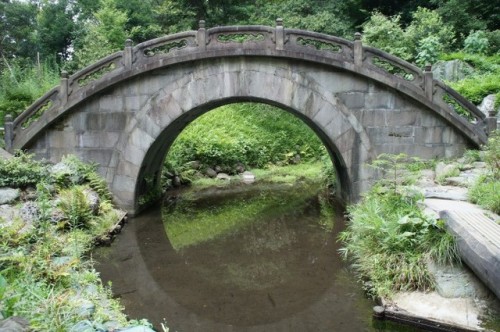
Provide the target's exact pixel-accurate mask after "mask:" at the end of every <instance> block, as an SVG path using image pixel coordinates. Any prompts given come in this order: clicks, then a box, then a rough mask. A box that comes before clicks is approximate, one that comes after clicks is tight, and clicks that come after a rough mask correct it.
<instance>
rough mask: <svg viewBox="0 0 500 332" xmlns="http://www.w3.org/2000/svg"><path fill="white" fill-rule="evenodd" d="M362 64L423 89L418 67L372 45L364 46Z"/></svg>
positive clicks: (422, 75)
mask: <svg viewBox="0 0 500 332" xmlns="http://www.w3.org/2000/svg"><path fill="white" fill-rule="evenodd" d="M363 54H364V58H363V65H364V66H366V67H370V68H371V69H372V70H374V71H379V72H384V73H386V74H389V75H391V74H392V75H393V76H394V78H395V79H398V80H405V81H407V82H411V83H412V84H413V85H414V86H415V87H417V88H420V89H422V91H423V89H424V86H423V83H424V74H423V72H422V70H420V68H418V67H416V66H414V65H412V64H411V63H409V62H406V61H404V60H402V59H400V58H398V57H396V56H394V55H392V54H389V53H386V52H384V51H382V50H379V49H376V48H373V47H364V49H363Z"/></svg>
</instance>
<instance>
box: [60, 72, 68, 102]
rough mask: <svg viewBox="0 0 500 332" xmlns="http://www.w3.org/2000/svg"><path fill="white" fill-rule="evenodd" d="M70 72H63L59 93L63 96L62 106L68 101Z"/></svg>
mask: <svg viewBox="0 0 500 332" xmlns="http://www.w3.org/2000/svg"><path fill="white" fill-rule="evenodd" d="M68 88H69V87H68V72H67V71H65V70H63V71H62V72H61V85H60V88H59V89H60V90H59V95H60V98H61V106H64V105H66V103H67V102H68V94H69V91H68Z"/></svg>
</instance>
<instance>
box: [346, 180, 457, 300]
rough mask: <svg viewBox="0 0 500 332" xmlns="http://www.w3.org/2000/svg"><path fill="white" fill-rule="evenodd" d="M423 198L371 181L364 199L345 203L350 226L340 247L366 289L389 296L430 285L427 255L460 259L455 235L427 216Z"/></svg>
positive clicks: (428, 256)
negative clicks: (424, 211) (357, 202)
mask: <svg viewBox="0 0 500 332" xmlns="http://www.w3.org/2000/svg"><path fill="white" fill-rule="evenodd" d="M420 199H421V197H420V196H419V195H415V194H412V193H406V191H405V190H402V188H400V189H399V190H398V192H396V191H394V190H387V188H385V187H382V186H381V185H380V184H378V185H375V186H374V187H373V188H372V190H371V191H370V192H369V193H367V195H366V196H365V197H364V198H363V200H362V201H361V202H360V203H359V204H356V205H353V206H350V207H349V208H348V217H349V219H348V226H347V229H346V230H345V231H344V232H342V233H341V235H340V237H339V238H340V240H341V241H342V243H343V248H342V249H341V252H342V253H343V254H344V257H345V258H347V259H350V260H351V261H352V262H353V267H354V268H355V270H356V272H357V273H358V275H359V277H360V279H361V280H362V281H363V282H364V286H365V288H366V291H367V292H368V294H370V295H371V296H373V297H379V296H382V297H389V298H390V297H391V295H392V294H393V293H394V292H397V291H409V290H423V291H426V290H431V289H433V287H434V282H433V278H432V276H431V275H430V273H429V271H428V269H427V267H426V261H427V259H429V258H430V259H433V260H435V261H438V262H441V263H454V262H457V261H459V258H458V252H457V249H456V246H455V242H454V240H453V237H452V236H451V235H449V234H448V233H446V232H445V231H444V228H443V225H442V223H441V222H440V221H438V220H434V219H432V218H431V217H429V216H426V215H425V214H424V213H423V212H422V211H421V209H420V207H419V205H418V202H419V201H420Z"/></svg>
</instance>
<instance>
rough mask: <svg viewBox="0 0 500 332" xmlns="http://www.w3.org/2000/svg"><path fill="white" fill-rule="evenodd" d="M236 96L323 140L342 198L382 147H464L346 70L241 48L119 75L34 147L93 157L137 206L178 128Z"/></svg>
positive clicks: (124, 198) (438, 150) (122, 199)
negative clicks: (277, 111) (270, 108)
mask: <svg viewBox="0 0 500 332" xmlns="http://www.w3.org/2000/svg"><path fill="white" fill-rule="evenodd" d="M243 101H255V102H263V103H268V104H271V105H274V106H278V107H280V108H282V109H284V110H286V111H289V112H292V113H293V114H296V115H297V116H299V117H300V118H301V119H303V120H304V121H305V122H306V123H307V124H308V125H309V126H310V127H311V128H312V129H313V130H314V131H315V132H316V133H317V134H318V136H319V137H320V138H321V139H322V141H323V142H324V144H325V146H326V147H327V149H328V150H329V152H330V154H331V157H332V160H333V162H334V165H335V168H336V170H337V173H338V175H339V181H340V190H341V192H342V195H343V197H344V199H346V200H356V199H357V198H358V197H359V195H360V194H361V193H362V192H364V191H365V190H366V189H368V188H369V186H370V185H371V183H372V182H373V181H374V180H375V178H376V174H375V173H374V171H373V170H372V169H371V168H370V167H369V166H368V164H369V163H370V162H371V161H372V160H373V159H374V158H375V157H376V156H377V155H378V154H380V153H384V152H387V153H399V152H405V153H407V154H409V155H413V156H419V157H423V158H433V157H437V156H446V157H451V156H454V155H457V154H458V153H460V152H461V151H463V149H464V148H465V147H467V143H466V140H465V139H464V138H463V137H462V136H461V135H460V134H459V133H457V132H456V130H454V129H453V128H452V127H450V126H448V125H447V124H446V123H445V122H444V120H443V119H441V118H439V117H438V116H437V115H436V114H434V113H433V112H432V111H431V110H426V109H425V108H423V107H422V105H418V104H417V103H416V102H414V101H412V100H410V99H409V98H408V97H405V96H404V95H402V94H400V93H398V92H397V91H395V90H393V89H391V88H387V87H384V86H382V85H381V84H379V83H376V82H374V81H371V80H368V79H366V78H364V77H361V76H356V75H355V74H353V73H352V72H347V71H342V70H336V69H332V68H326V67H325V66H321V65H316V64H313V63H308V62H297V61H291V60H287V59H279V58H264V57H243V56H242V57H232V58H219V59H210V60H202V61H196V62H190V63H184V64H180V65H176V66H171V67H167V68H163V69H158V70H155V71H153V72H149V73H148V74H147V75H141V76H138V77H136V78H134V79H132V80H129V81H126V82H123V83H120V84H118V85H116V86H114V87H112V88H110V89H108V90H106V91H105V92H103V93H101V94H99V95H97V96H95V97H93V98H92V100H89V101H88V102H86V103H85V104H83V105H81V107H78V108H77V109H75V110H73V111H72V113H71V114H70V115H69V116H68V117H67V118H65V119H63V120H61V121H60V122H59V124H56V125H53V126H52V128H51V129H49V130H47V131H46V133H45V134H44V138H43V139H39V140H38V141H39V142H38V143H37V144H36V145H34V146H32V148H31V149H32V150H34V151H35V152H37V153H38V154H41V155H43V154H45V157H47V158H49V159H51V160H54V161H56V160H58V159H59V158H60V157H61V156H62V155H64V154H67V153H75V154H77V155H79V156H81V157H82V158H84V159H86V160H94V161H96V162H98V163H99V164H100V165H101V167H100V170H101V172H102V173H103V174H104V175H105V176H106V179H107V181H108V184H109V186H110V189H111V191H112V192H113V194H114V197H115V199H116V201H117V203H118V204H119V205H120V206H121V207H122V208H124V209H126V210H127V211H128V212H130V213H136V212H138V205H137V201H138V197H139V196H140V195H141V194H143V193H144V191H146V190H148V188H146V187H145V186H144V182H145V181H144V180H145V178H158V177H159V173H160V171H161V165H162V163H163V160H164V157H165V154H166V153H167V151H168V148H169V146H170V145H171V144H172V142H173V140H174V139H175V138H176V137H177V135H178V134H179V133H180V132H181V131H182V130H183V128H184V127H185V126H186V125H187V124H188V123H190V122H191V121H193V120H194V119H196V118H197V117H198V116H200V115H201V114H203V113H205V112H207V111H209V110H211V109H213V108H216V107H218V106H221V105H224V104H228V103H234V102H243ZM61 122H63V123H64V125H62V126H61ZM61 128H62V129H61ZM62 142H64V144H63V143H62ZM68 142H69V143H70V144H68ZM69 145H71V146H72V147H71V148H68V146H69Z"/></svg>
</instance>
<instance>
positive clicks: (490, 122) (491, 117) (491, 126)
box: [485, 109, 498, 134]
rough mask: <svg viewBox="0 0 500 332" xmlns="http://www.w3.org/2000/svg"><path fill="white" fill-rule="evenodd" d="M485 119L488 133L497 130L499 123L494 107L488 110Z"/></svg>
mask: <svg viewBox="0 0 500 332" xmlns="http://www.w3.org/2000/svg"><path fill="white" fill-rule="evenodd" d="M485 121H486V131H487V133H488V134H489V133H492V132H494V131H495V130H497V127H498V124H497V117H496V114H495V110H494V109H493V110H490V111H488V116H487V117H486V119H485Z"/></svg>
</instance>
